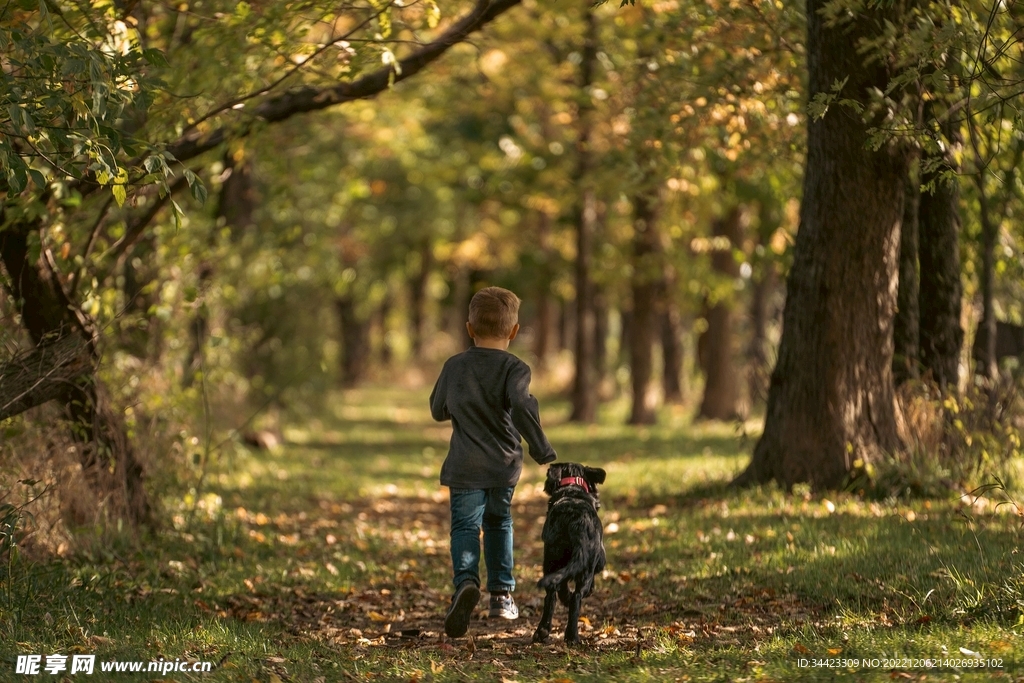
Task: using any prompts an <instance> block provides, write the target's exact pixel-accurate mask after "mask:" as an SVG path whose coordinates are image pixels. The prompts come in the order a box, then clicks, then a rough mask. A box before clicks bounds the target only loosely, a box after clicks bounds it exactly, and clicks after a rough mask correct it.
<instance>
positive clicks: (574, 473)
mask: <svg viewBox="0 0 1024 683" xmlns="http://www.w3.org/2000/svg"><path fill="white" fill-rule="evenodd" d="M604 477H605V471H604V470H603V469H601V468H600V467H587V466H586V465H580V464H579V463H575V462H557V463H555V464H553V465H549V466H548V478H547V479H546V480H545V481H544V493H546V494H548V495H549V496H552V495H554V493H555V491H557V490H558V489H559V488H561V487H562V486H571V485H574V484H575V485H578V482H579V480H583V482H585V483H586V487H585V488H586V490H587V491H588V492H589V493H590V494H591V495H592V496H594V498H595V499H596V498H597V485H598V484H603V483H604ZM572 480H575V481H572Z"/></svg>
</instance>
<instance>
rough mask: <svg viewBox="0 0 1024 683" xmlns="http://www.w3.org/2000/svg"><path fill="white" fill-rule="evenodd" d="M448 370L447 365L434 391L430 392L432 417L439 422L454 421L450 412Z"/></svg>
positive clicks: (442, 370)
mask: <svg viewBox="0 0 1024 683" xmlns="http://www.w3.org/2000/svg"><path fill="white" fill-rule="evenodd" d="M447 369H448V366H447V365H446V366H445V367H444V368H442V369H441V375H440V376H439V377H438V378H437V382H436V383H435V384H434V390H433V391H432V392H430V415H431V417H433V418H434V419H435V420H437V421H438V422H444V421H445V420H450V419H452V414H451V413H450V412H448V401H447V397H448V381H447V378H446V375H447V373H446V372H445V371H446V370H447Z"/></svg>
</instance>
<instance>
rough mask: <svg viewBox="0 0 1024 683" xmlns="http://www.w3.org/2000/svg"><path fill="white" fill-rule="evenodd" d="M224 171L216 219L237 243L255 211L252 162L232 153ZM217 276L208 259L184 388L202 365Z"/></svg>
mask: <svg viewBox="0 0 1024 683" xmlns="http://www.w3.org/2000/svg"><path fill="white" fill-rule="evenodd" d="M224 169H225V170H224V173H225V174H226V175H227V177H226V178H224V182H223V184H222V185H221V188H220V195H219V199H218V202H217V218H218V222H219V221H220V220H223V221H224V225H225V226H226V227H227V228H228V230H229V232H230V234H231V240H232V242H235V241H237V240H238V239H240V238H241V236H242V234H243V233H244V232H245V231H246V230H247V229H248V228H249V226H251V225H252V222H253V211H254V210H255V208H256V197H255V189H254V187H253V181H252V161H251V160H250V159H247V158H242V157H239V158H236V157H235V155H234V154H233V153H232V152H231V151H230V150H229V151H227V152H226V153H225V154H224ZM217 233H218V231H216V230H213V231H211V232H210V237H209V240H208V242H207V247H208V248H209V249H210V250H211V251H212V250H213V249H215V248H216V247H217ZM215 274H216V269H215V267H214V261H213V258H212V257H211V256H208V257H207V258H206V259H205V260H203V262H201V263H200V264H199V273H198V276H197V280H198V282H197V284H196V290H197V291H198V293H199V294H198V298H197V299H196V301H195V314H194V316H193V318H192V322H191V323H190V324H189V340H190V341H189V350H188V356H187V357H186V358H185V363H184V370H183V372H182V378H181V383H182V386H184V387H189V386H191V385H192V382H193V381H194V380H195V376H196V373H197V372H199V370H200V369H201V366H202V363H203V348H204V347H205V346H206V340H207V337H208V336H209V331H210V320H209V315H210V311H209V308H208V307H207V305H206V294H207V292H208V290H209V289H210V283H211V281H212V280H213V277H214V275H215Z"/></svg>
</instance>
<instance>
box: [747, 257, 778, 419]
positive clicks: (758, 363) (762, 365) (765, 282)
mask: <svg viewBox="0 0 1024 683" xmlns="http://www.w3.org/2000/svg"><path fill="white" fill-rule="evenodd" d="M761 266H762V270H761V275H760V277H758V278H757V280H756V281H755V282H754V283H753V287H752V290H753V291H752V292H751V297H750V328H751V330H750V346H749V347H748V350H747V385H748V391H749V392H750V402H751V403H755V402H757V403H758V404H760V402H761V401H764V400H766V399H767V398H768V372H769V367H768V301H769V299H770V298H771V295H772V293H773V292H774V291H775V288H776V286H777V285H778V274H777V273H776V271H775V262H774V261H772V260H771V259H765V261H764V262H763V263H762V264H761Z"/></svg>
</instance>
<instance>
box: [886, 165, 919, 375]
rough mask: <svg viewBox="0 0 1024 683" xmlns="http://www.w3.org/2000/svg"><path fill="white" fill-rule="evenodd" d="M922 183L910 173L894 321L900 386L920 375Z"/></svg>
mask: <svg viewBox="0 0 1024 683" xmlns="http://www.w3.org/2000/svg"><path fill="white" fill-rule="evenodd" d="M919 187H920V184H919V182H918V180H917V177H916V173H914V172H913V170H912V169H911V170H910V171H908V173H907V178H906V186H905V188H904V190H903V228H902V230H901V231H900V265H899V290H898V293H897V298H896V318H895V320H894V321H893V332H892V336H893V345H894V349H893V359H892V373H893V380H894V381H895V383H896V385H897V386H898V385H900V384H902V383H903V382H906V381H907V380H909V379H916V378H917V377H918V376H919V372H918V370H919V367H920V364H921V354H920V308H919V298H920V274H919V272H918V264H917V258H918V251H919V242H918V228H917V209H918V200H919V198H920V191H919V189H918V188H919Z"/></svg>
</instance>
